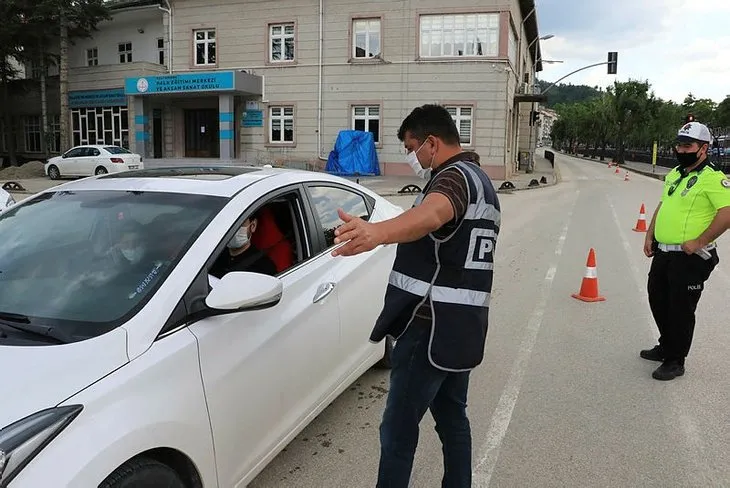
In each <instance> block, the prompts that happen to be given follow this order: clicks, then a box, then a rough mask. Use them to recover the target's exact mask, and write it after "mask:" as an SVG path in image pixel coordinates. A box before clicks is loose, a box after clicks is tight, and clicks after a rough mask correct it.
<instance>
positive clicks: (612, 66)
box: [608, 51, 618, 75]
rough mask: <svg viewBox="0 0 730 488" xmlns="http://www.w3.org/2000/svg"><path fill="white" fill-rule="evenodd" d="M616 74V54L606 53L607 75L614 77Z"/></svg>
mask: <svg viewBox="0 0 730 488" xmlns="http://www.w3.org/2000/svg"><path fill="white" fill-rule="evenodd" d="M617 72H618V53H617V52H615V51H612V52H609V53H608V74H609V75H615V74H616V73H617Z"/></svg>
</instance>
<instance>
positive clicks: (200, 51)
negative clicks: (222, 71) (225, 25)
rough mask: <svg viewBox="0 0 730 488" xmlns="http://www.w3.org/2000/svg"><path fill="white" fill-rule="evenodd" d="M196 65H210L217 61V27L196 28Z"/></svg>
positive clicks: (194, 33)
mask: <svg viewBox="0 0 730 488" xmlns="http://www.w3.org/2000/svg"><path fill="white" fill-rule="evenodd" d="M193 35H194V36H195V66H210V65H214V64H215V63H216V42H215V29H205V30H196V31H194V32H193Z"/></svg>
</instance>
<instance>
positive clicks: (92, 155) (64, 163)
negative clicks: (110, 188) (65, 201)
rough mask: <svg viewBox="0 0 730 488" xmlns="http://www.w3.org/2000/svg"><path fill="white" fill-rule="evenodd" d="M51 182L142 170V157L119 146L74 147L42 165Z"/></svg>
mask: <svg viewBox="0 0 730 488" xmlns="http://www.w3.org/2000/svg"><path fill="white" fill-rule="evenodd" d="M44 169H45V173H46V175H47V176H48V177H49V178H50V179H52V180H58V179H60V178H62V177H66V176H76V177H78V176H94V175H105V174H107V173H120V172H122V171H130V170H140V169H144V163H143V162H142V156H140V155H139V154H134V153H133V152H131V151H130V150H129V149H125V148H123V147H120V146H115V145H112V144H109V145H87V146H76V147H73V148H71V149H69V150H68V151H66V152H65V153H63V154H62V155H60V156H56V157H53V158H50V159H49V160H48V162H46V164H45V165H44Z"/></svg>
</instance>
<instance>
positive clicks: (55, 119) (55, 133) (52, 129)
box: [46, 115, 61, 153]
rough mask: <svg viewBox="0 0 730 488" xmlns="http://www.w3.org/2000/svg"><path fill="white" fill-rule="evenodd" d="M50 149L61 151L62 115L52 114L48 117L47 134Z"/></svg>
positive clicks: (55, 151)
mask: <svg viewBox="0 0 730 488" xmlns="http://www.w3.org/2000/svg"><path fill="white" fill-rule="evenodd" d="M46 138H47V145H48V151H49V152H52V153H59V152H61V116H60V115H51V116H49V117H48V132H47V134H46Z"/></svg>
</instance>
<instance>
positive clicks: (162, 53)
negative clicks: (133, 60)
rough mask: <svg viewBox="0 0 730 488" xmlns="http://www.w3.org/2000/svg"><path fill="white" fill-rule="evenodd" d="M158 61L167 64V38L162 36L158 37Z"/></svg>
mask: <svg viewBox="0 0 730 488" xmlns="http://www.w3.org/2000/svg"><path fill="white" fill-rule="evenodd" d="M157 62H158V63H160V64H161V65H163V66H164V64H165V40H164V39H163V38H161V37H160V38H158V39H157Z"/></svg>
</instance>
